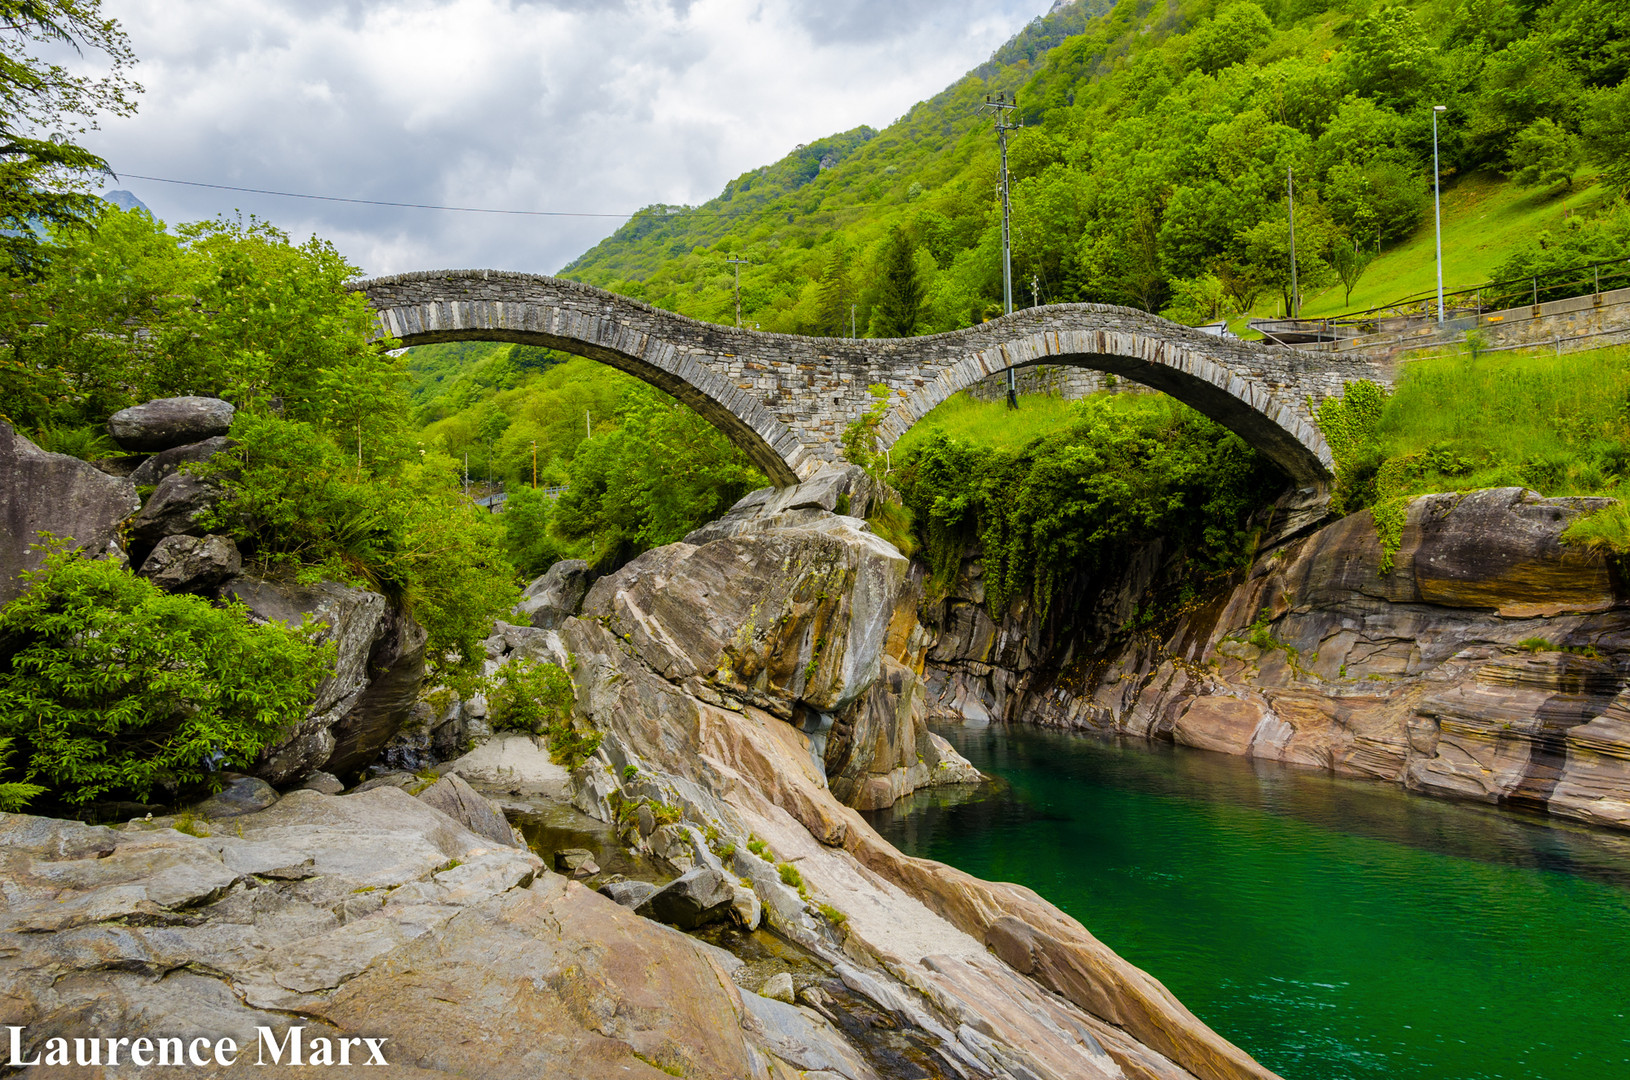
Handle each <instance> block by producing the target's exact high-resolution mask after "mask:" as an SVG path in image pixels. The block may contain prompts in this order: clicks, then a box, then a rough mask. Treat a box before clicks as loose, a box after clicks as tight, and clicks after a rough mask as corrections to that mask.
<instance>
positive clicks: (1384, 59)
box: [1341, 4, 1441, 110]
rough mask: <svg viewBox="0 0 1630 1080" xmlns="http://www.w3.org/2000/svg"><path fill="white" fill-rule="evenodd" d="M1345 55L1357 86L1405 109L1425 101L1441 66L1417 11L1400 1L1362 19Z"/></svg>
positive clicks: (1350, 34) (1350, 35)
mask: <svg viewBox="0 0 1630 1080" xmlns="http://www.w3.org/2000/svg"><path fill="white" fill-rule="evenodd" d="M1341 56H1342V59H1343V62H1344V63H1345V64H1346V67H1347V78H1348V82H1349V84H1350V85H1351V86H1352V87H1353V89H1355V90H1357V91H1358V92H1359V93H1360V94H1364V95H1366V96H1368V97H1373V98H1375V99H1376V100H1377V101H1378V102H1380V103H1381V104H1384V105H1388V106H1391V107H1393V108H1395V109H1400V110H1407V109H1411V108H1414V107H1416V106H1417V105H1418V104H1419V103H1420V102H1421V101H1422V99H1423V97H1424V95H1426V93H1427V92H1428V91H1429V90H1430V89H1431V87H1432V85H1433V83H1434V82H1435V81H1436V80H1437V78H1438V73H1439V70H1440V67H1441V58H1440V56H1439V55H1438V52H1437V50H1436V49H1435V48H1434V47H1433V45H1432V42H1431V41H1430V40H1429V39H1428V38H1427V36H1426V32H1425V31H1424V30H1423V29H1422V28H1421V24H1420V21H1419V20H1418V19H1417V18H1416V17H1415V13H1414V12H1413V11H1411V10H1410V9H1409V8H1407V7H1404V6H1402V5H1395V4H1394V5H1387V6H1385V7H1382V8H1380V9H1378V10H1376V11H1374V12H1372V13H1371V14H1369V15H1366V16H1364V17H1363V18H1361V19H1359V20H1358V21H1357V22H1356V23H1355V24H1354V26H1353V28H1352V29H1351V30H1350V31H1349V32H1348V34H1347V42H1346V44H1345V46H1344V47H1343V48H1342V50H1341Z"/></svg>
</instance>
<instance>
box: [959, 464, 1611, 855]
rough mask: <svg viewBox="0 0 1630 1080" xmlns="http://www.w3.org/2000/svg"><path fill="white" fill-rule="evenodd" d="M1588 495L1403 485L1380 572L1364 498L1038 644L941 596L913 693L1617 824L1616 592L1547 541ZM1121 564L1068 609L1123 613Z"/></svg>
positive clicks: (1027, 629) (1595, 568) (1013, 622)
mask: <svg viewBox="0 0 1630 1080" xmlns="http://www.w3.org/2000/svg"><path fill="white" fill-rule="evenodd" d="M1603 502H1604V501H1603V500H1594V499H1575V498H1560V499H1545V498H1540V497H1538V496H1536V495H1534V494H1533V493H1532V492H1526V491H1523V490H1521V489H1518V488H1503V489H1498V490H1490V491H1480V492H1473V493H1471V494H1466V495H1462V494H1458V493H1450V494H1441V495H1428V496H1423V497H1422V498H1419V499H1417V500H1415V501H1414V502H1413V503H1411V505H1410V506H1409V509H1408V517H1407V523H1406V525H1405V527H1404V532H1403V538H1402V544H1401V546H1400V548H1399V550H1398V553H1397V555H1396V557H1395V559H1394V563H1393V567H1392V569H1391V570H1390V571H1389V572H1388V573H1385V574H1383V573H1381V572H1380V566H1381V562H1382V558H1381V555H1382V553H1381V548H1380V544H1379V541H1378V540H1377V539H1376V535H1375V529H1374V525H1373V523H1372V522H1371V519H1370V516H1369V514H1367V513H1362V514H1355V515H1352V516H1351V517H1348V518H1345V519H1343V520H1341V521H1338V522H1335V523H1334V524H1332V525H1329V526H1327V527H1326V528H1324V529H1322V530H1320V531H1319V532H1317V533H1315V534H1314V535H1312V536H1309V537H1307V538H1306V539H1303V540H1301V541H1298V542H1296V543H1293V544H1291V545H1289V546H1288V547H1286V548H1284V549H1281V550H1279V551H1276V552H1274V553H1272V554H1271V555H1269V556H1268V557H1267V558H1265V559H1262V560H1259V561H1258V562H1257V563H1256V565H1254V566H1253V567H1252V568H1251V570H1250V572H1249V574H1248V575H1247V578H1246V580H1245V581H1244V582H1243V583H1242V584H1240V585H1239V586H1237V587H1236V588H1234V589H1233V590H1231V591H1230V592H1228V593H1226V594H1225V595H1222V596H1219V597H1216V598H1214V599H1213V600H1212V601H1211V602H1210V603H1207V604H1202V605H1200V606H1198V607H1197V608H1196V609H1195V610H1194V611H1192V612H1191V613H1190V614H1189V615H1187V616H1186V617H1184V618H1183V619H1182V620H1180V621H1179V623H1178V624H1177V626H1176V628H1175V629H1174V630H1173V631H1172V632H1171V633H1170V634H1168V635H1166V636H1165V637H1164V638H1163V639H1162V640H1152V639H1149V638H1147V637H1143V638H1139V637H1136V636H1130V637H1129V636H1127V635H1121V636H1119V637H1114V636H1111V635H1107V634H1106V635H1105V638H1108V641H1107V644H1106V643H1105V641H1104V639H1102V638H1101V639H1099V641H1097V642H1094V641H1093V640H1091V639H1090V637H1089V636H1088V635H1082V636H1080V637H1077V638H1075V639H1072V640H1069V641H1066V642H1063V643H1050V644H1049V646H1046V647H1044V646H1043V645H1042V644H1041V643H1042V642H1043V641H1044V640H1045V637H1044V635H1043V634H1042V633H1041V629H1040V628H1039V627H1038V626H1037V625H1035V623H1036V620H1034V619H1032V618H1030V617H1029V616H1028V613H1027V612H1025V611H1024V610H1023V609H1022V608H1019V609H1016V612H1015V613H1010V614H1009V616H1008V618H1006V619H1004V620H1003V622H1002V623H1001V625H1000V626H998V625H997V624H996V623H995V622H993V621H992V620H991V619H990V617H989V615H988V614H986V613H985V612H984V611H983V610H982V609H979V608H978V607H977V605H976V604H974V603H973V602H972V601H970V600H966V599H963V600H960V601H959V600H952V601H951V603H950V604H949V605H948V607H949V612H950V614H948V615H947V617H946V619H945V623H944V625H943V626H942V628H941V630H940V635H939V638H938V641H937V643H936V645H935V648H934V651H932V652H931V653H930V665H931V672H930V674H931V677H930V680H929V683H930V687H931V689H932V690H933V691H935V698H934V700H933V701H931V703H930V707H931V708H932V709H933V710H934V711H936V712H938V713H941V714H944V715H953V714H957V713H962V714H964V715H967V714H977V712H978V711H980V710H983V711H984V712H985V713H987V714H988V715H991V716H998V717H1002V718H1005V719H1016V718H1020V717H1022V718H1023V719H1025V720H1027V721H1034V722H1037V723H1042V724H1048V725H1057V726H1064V727H1082V728H1098V729H1108V730H1115V731H1121V732H1127V733H1131V734H1135V735H1143V736H1146V737H1149V738H1164V739H1172V740H1174V741H1176V742H1180V743H1184V744H1187V745H1191V746H1198V747H1202V748H1205V749H1210V750H1218V751H1221V752H1224V753H1231V754H1244V755H1249V756H1252V757H1259V758H1267V759H1271V760H1278V761H1284V762H1289V763H1292V764H1296V765H1303V766H1307V767H1311V768H1319V769H1328V770H1330V771H1332V772H1336V773H1340V774H1343V775H1355V776H1369V777H1374V778H1377V779H1384V780H1392V781H1397V782H1401V783H1403V784H1404V785H1406V786H1407V787H1409V788H1411V789H1412V790H1416V791H1420V792H1423V793H1426V794H1433V795H1442V796H1448V797H1454V798H1468V799H1477V800H1481V801H1486V802H1499V803H1508V804H1512V805H1518V806H1527V807H1532V808H1540V809H1547V810H1549V811H1550V812H1552V813H1556V814H1561V815H1565V816H1568V817H1572V818H1577V819H1579V820H1583V821H1588V822H1592V823H1595V824H1603V825H1618V826H1621V827H1623V826H1625V825H1626V824H1627V822H1630V813H1627V812H1630V756H1627V754H1630V746H1627V744H1626V741H1625V738H1624V734H1625V728H1624V726H1623V721H1624V719H1625V718H1627V717H1630V714H1626V713H1624V712H1623V711H1622V710H1623V708H1624V706H1622V705H1620V704H1619V695H1620V694H1621V693H1622V692H1624V691H1625V688H1626V685H1627V682H1630V604H1627V603H1626V599H1625V598H1624V597H1623V596H1622V595H1621V592H1620V588H1619V586H1618V584H1617V582H1616V581H1615V577H1614V574H1613V572H1612V569H1611V567H1610V566H1609V565H1608V563H1607V562H1606V561H1605V560H1604V559H1603V558H1601V557H1600V556H1597V555H1593V554H1591V553H1588V552H1586V551H1584V550H1583V549H1579V548H1572V547H1567V546H1564V545H1562V544H1561V542H1560V539H1559V538H1560V536H1561V533H1562V531H1563V529H1565V528H1566V527H1567V525H1568V523H1569V522H1570V521H1572V520H1573V519H1574V518H1576V517H1577V516H1579V515H1580V514H1582V513H1585V512H1587V511H1589V510H1593V509H1595V508H1597V507H1598V506H1600V505H1602V504H1603ZM1140 573H1141V574H1142V575H1143V577H1142V579H1141V580H1138V574H1134V575H1133V578H1134V580H1131V581H1128V582H1123V583H1119V587H1118V588H1117V589H1116V590H1114V591H1112V592H1110V593H1107V594H1106V595H1105V596H1103V597H1101V598H1100V601H1099V606H1100V608H1101V609H1102V610H1100V611H1099V612H1097V613H1096V615H1095V616H1090V617H1088V618H1087V619H1086V620H1084V621H1085V622H1086V623H1087V624H1088V625H1091V626H1096V627H1102V626H1103V625H1105V624H1106V623H1113V622H1115V621H1116V619H1117V618H1120V619H1122V620H1124V618H1125V617H1126V615H1127V614H1129V613H1130V611H1135V609H1136V600H1137V599H1138V597H1139V596H1140V595H1141V594H1142V592H1143V591H1144V589H1145V588H1146V587H1147V585H1148V582H1149V580H1151V579H1152V577H1153V573H1154V567H1153V565H1152V563H1151V564H1150V565H1148V566H1145V567H1143V568H1142V570H1141V571H1140ZM960 588H961V587H960V586H959V589H960ZM1050 650H1051V651H1050ZM1565 650H1567V651H1565ZM1060 654H1062V655H1060ZM970 706H973V707H971V708H970Z"/></svg>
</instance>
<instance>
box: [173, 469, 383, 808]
mask: <svg viewBox="0 0 1630 1080" xmlns="http://www.w3.org/2000/svg"><path fill="white" fill-rule="evenodd" d="M181 475H184V474H181V473H177V474H176V476H181ZM170 479H172V480H173V479H175V477H171V478H170ZM166 482H168V481H166ZM220 596H221V598H222V599H224V600H235V601H237V602H239V603H241V604H243V605H244V606H245V607H247V608H248V609H249V616H250V618H251V620H253V621H255V622H259V623H266V622H281V623H284V624H285V625H288V626H299V625H300V622H301V620H302V619H304V618H305V617H306V616H307V615H310V616H312V617H313V619H314V620H315V621H316V622H318V623H319V624H321V629H320V631H319V633H318V635H317V640H318V641H320V642H332V643H333V644H334V647H335V650H336V655H335V665H334V673H333V674H332V675H330V676H329V677H328V678H326V679H324V680H323V681H322V682H321V683H319V684H318V685H317V689H316V692H315V695H314V699H313V701H312V705H311V709H310V711H309V712H308V713H307V714H306V717H305V719H304V720H301V721H300V722H298V723H296V724H295V725H294V726H293V727H291V728H290V729H289V730H288V731H287V732H286V733H285V734H284V736H283V737H282V739H281V740H280V741H279V742H278V743H277V745H275V746H273V747H271V748H270V749H269V750H268V751H267V752H266V754H265V755H264V756H263V757H262V758H261V760H260V761H259V762H258V763H257V764H256V765H255V767H254V769H253V772H254V774H255V775H256V776H259V777H260V778H261V779H263V780H266V781H269V782H270V783H273V784H284V783H288V782H290V781H292V780H294V779H295V778H297V777H301V776H304V775H306V774H307V773H309V772H311V771H313V770H314V769H322V768H326V769H328V771H330V772H343V771H345V770H344V769H343V768H340V767H338V766H335V765H330V759H331V758H332V757H333V754H334V750H335V746H336V745H337V743H338V738H337V736H336V735H335V728H336V727H337V726H338V725H339V724H340V723H341V722H342V721H343V720H344V719H345V718H346V716H347V715H348V714H349V713H350V712H351V711H352V710H353V709H354V708H355V707H356V705H357V703H358V701H359V700H361V698H362V696H363V693H364V692H365V691H366V690H367V689H368V685H369V677H368V674H369V661H370V659H371V658H372V656H373V650H374V646H375V644H376V643H377V642H378V641H379V639H380V637H381V635H382V633H383V631H384V628H385V618H386V607H385V598H384V597H383V596H380V595H379V594H378V593H374V592H369V591H367V590H366V589H353V588H349V587H347V586H344V585H339V584H336V583H334V582H331V581H325V582H322V583H321V584H318V585H310V586H306V585H295V584H292V583H285V582H271V581H263V580H261V579H259V578H251V577H238V578H233V579H232V580H231V581H229V582H227V583H226V584H225V585H223V586H222V587H221V590H220ZM397 723H398V724H399V723H400V720H398V721H397ZM385 738H389V735H388V734H387V735H386V736H385ZM381 742H383V739H382V740H381Z"/></svg>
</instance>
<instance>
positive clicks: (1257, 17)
mask: <svg viewBox="0 0 1630 1080" xmlns="http://www.w3.org/2000/svg"><path fill="white" fill-rule="evenodd" d="M1272 38H1273V22H1272V21H1271V20H1269V18H1268V16H1267V14H1266V13H1264V12H1263V10H1262V9H1261V8H1259V7H1257V6H1256V5H1255V4H1253V3H1251V2H1250V0H1244V2H1243V3H1238V4H1230V5H1229V6H1228V7H1225V8H1223V9H1222V10H1221V11H1219V12H1218V13H1217V17H1216V18H1215V19H1213V20H1211V21H1209V22H1205V23H1201V24H1200V26H1199V28H1198V29H1196V30H1195V31H1194V33H1193V34H1191V35H1190V36H1189V43H1188V55H1187V59H1188V63H1189V67H1191V68H1193V69H1195V70H1196V71H1204V72H1208V73H1209V72H1214V71H1220V70H1221V69H1223V68H1225V67H1228V66H1229V65H1230V64H1238V63H1241V62H1243V61H1244V60H1245V59H1246V58H1247V57H1249V56H1250V55H1251V54H1252V53H1254V52H1256V50H1258V49H1260V48H1261V47H1262V46H1264V45H1266V44H1267V43H1268V42H1269V41H1270V40H1272Z"/></svg>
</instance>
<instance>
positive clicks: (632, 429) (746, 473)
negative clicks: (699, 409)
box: [554, 387, 766, 570]
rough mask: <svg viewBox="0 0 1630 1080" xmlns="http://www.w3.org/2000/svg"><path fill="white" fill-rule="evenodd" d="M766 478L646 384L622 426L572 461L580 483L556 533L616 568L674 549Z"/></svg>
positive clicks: (564, 505)
mask: <svg viewBox="0 0 1630 1080" xmlns="http://www.w3.org/2000/svg"><path fill="white" fill-rule="evenodd" d="M765 483H766V481H765V479H764V477H763V475H762V474H761V473H759V472H758V470H756V469H754V468H753V467H752V466H751V465H749V464H748V463H747V461H746V459H745V457H744V456H743V455H742V454H741V453H740V452H739V451H738V450H736V448H735V447H733V446H732V445H731V444H730V443H729V441H728V440H727V439H725V437H724V436H723V435H722V434H720V433H719V431H718V429H716V428H714V427H713V425H711V424H710V423H708V422H707V421H706V420H704V419H702V418H701V417H700V416H698V415H697V414H696V413H695V412H693V411H692V410H690V409H688V408H686V407H685V406H683V405H681V404H679V403H678V402H676V401H673V400H672V399H670V398H668V397H667V395H659V394H658V393H657V392H656V391H654V390H650V389H648V388H645V387H641V388H640V389H639V390H636V391H633V392H631V394H630V398H629V401H628V403H627V405H626V406H625V409H624V411H623V415H622V417H621V419H620V421H619V422H618V423H617V425H616V426H615V427H611V428H610V430H607V431H597V432H595V435H594V438H592V439H588V440H586V441H585V442H584V443H583V444H582V445H581V446H579V447H578V450H577V454H576V456H575V457H574V458H573V459H572V483H571V486H570V487H569V488H568V489H567V490H566V491H565V493H564V494H562V495H561V497H560V500H559V501H558V502H557V503H556V504H555V509H554V523H555V530H556V532H557V533H558V534H559V535H560V536H561V537H562V538H563V539H566V540H569V541H584V542H586V544H587V546H588V547H589V550H588V551H587V552H586V553H585V554H584V556H583V557H584V558H586V559H588V560H589V561H590V562H592V563H594V564H595V565H596V566H597V567H599V568H601V569H607V570H609V569H615V568H616V567H618V566H621V565H622V564H623V563H625V562H627V561H628V560H629V559H631V558H633V557H634V556H635V555H637V554H639V553H640V552H642V551H645V550H647V549H649V548H652V547H657V546H659V545H662V544H671V543H673V542H674V541H676V540H678V539H680V538H681V537H683V536H684V535H685V534H686V533H688V532H690V531H691V530H692V529H695V528H697V527H699V526H701V525H703V524H705V523H706V522H709V521H711V520H713V519H714V518H716V517H718V516H719V515H720V514H722V513H723V512H724V511H725V510H727V509H729V508H730V506H731V505H732V504H734V503H735V502H736V500H738V499H740V498H741V497H742V496H743V495H745V494H747V493H748V492H749V491H752V490H754V489H755V488H760V487H763V486H764V485H765Z"/></svg>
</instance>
